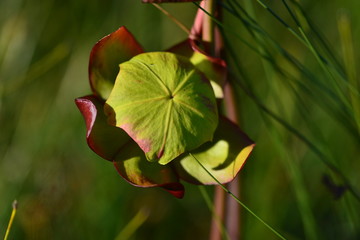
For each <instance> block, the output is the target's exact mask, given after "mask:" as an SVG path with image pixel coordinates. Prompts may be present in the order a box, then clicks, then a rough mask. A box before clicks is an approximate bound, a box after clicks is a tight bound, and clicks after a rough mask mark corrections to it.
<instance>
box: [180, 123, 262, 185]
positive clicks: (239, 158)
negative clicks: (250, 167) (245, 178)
mask: <svg viewBox="0 0 360 240" xmlns="http://www.w3.org/2000/svg"><path fill="white" fill-rule="evenodd" d="M254 146H255V144H254V142H253V141H251V140H250V139H249V138H248V136H246V134H245V133H243V132H242V131H241V130H240V129H239V128H238V127H237V126H236V125H235V124H234V123H232V122H230V121H229V120H228V119H226V118H220V122H219V127H218V129H217V130H216V132H215V135H214V141H213V142H211V143H206V144H204V145H203V146H201V147H200V148H198V149H196V150H195V151H192V153H193V155H194V156H195V157H196V159H198V160H199V162H201V164H202V165H203V166H204V167H205V168H206V169H207V170H208V171H209V172H210V173H211V174H212V175H213V176H214V177H215V178H216V179H217V180H219V181H220V182H221V183H227V182H230V181H231V180H233V179H234V178H235V177H236V175H237V174H238V172H239V170H240V169H241V167H242V166H243V164H244V163H245V161H246V159H247V158H248V156H249V155H250V153H251V151H252V150H253V148H254ZM174 163H175V166H176V170H177V172H178V174H179V177H180V178H181V179H183V180H185V181H187V182H190V183H194V184H206V185H207V184H217V182H216V181H215V180H214V179H213V178H212V177H211V176H210V175H209V174H208V173H207V172H206V171H205V170H204V169H203V168H202V167H201V166H200V164H199V163H198V162H197V161H196V160H195V159H194V158H193V157H191V156H190V155H188V154H184V156H182V157H180V158H179V159H177V160H176V161H174Z"/></svg>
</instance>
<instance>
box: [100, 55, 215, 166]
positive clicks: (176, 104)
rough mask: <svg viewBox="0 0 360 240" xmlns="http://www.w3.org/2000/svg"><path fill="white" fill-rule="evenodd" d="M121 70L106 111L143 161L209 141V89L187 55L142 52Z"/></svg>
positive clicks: (211, 113)
mask: <svg viewBox="0 0 360 240" xmlns="http://www.w3.org/2000/svg"><path fill="white" fill-rule="evenodd" d="M120 69H121V70H120V73H119V75H118V77H117V80H116V82H115V85H114V89H113V91H112V92H111V95H110V97H109V99H108V100H107V101H106V104H107V105H106V106H105V112H106V114H107V115H108V116H109V121H110V123H111V124H113V125H116V126H118V127H120V128H122V129H124V130H125V131H126V132H127V133H128V134H129V135H130V136H131V137H132V138H133V139H134V140H135V141H136V142H137V143H138V145H139V146H140V147H141V149H142V150H143V151H144V152H145V153H146V157H147V159H148V160H150V161H159V163H160V164H167V163H168V162H170V161H171V160H173V159H174V158H176V157H177V156H179V155H180V154H181V153H183V152H185V151H189V150H193V149H195V148H197V147H199V146H200V145H202V144H203V143H205V142H207V141H211V140H212V138H213V134H214V131H215V129H216V126H217V123H218V116H217V107H216V99H215V96H214V92H213V90H212V88H211V85H210V83H209V81H208V80H207V79H206V78H204V77H203V75H202V74H200V73H199V72H197V71H196V70H195V68H194V66H193V65H192V64H191V63H190V62H189V61H188V60H187V58H184V57H181V56H178V55H175V54H172V53H167V52H153V53H144V54H140V55H138V56H136V57H134V58H132V59H131V60H130V61H128V62H125V63H123V64H121V65H120Z"/></svg>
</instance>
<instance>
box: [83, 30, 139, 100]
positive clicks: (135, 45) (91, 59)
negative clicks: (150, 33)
mask: <svg viewBox="0 0 360 240" xmlns="http://www.w3.org/2000/svg"><path fill="white" fill-rule="evenodd" d="M121 32H123V34H125V35H126V37H127V38H128V39H130V41H131V42H132V43H133V44H132V45H128V46H127V47H130V48H132V50H133V51H134V52H138V53H143V52H145V51H144V49H143V47H142V46H141V44H140V43H139V42H138V41H137V40H136V38H135V37H134V35H133V34H132V33H131V32H130V31H129V30H128V29H127V28H126V27H125V26H121V27H119V28H118V29H117V30H116V31H114V32H112V33H110V34H108V35H106V36H104V37H103V38H101V39H100V40H99V41H97V42H96V44H95V45H94V46H93V48H92V49H91V52H90V57H89V65H88V76H89V82H90V87H91V90H92V92H93V94H94V95H95V96H98V95H99V94H98V92H97V90H96V88H95V86H94V85H93V81H92V67H93V62H94V59H95V58H96V57H97V52H98V51H99V50H100V49H101V48H103V47H104V45H105V44H106V42H107V41H108V40H109V39H110V38H111V37H112V36H116V35H117V34H121ZM134 56H135V55H134ZM114 64H116V65H118V64H120V62H116V63H114ZM99 97H100V96H99Z"/></svg>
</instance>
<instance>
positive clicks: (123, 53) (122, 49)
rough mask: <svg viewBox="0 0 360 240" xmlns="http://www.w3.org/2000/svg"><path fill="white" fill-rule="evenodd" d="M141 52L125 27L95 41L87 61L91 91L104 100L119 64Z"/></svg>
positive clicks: (117, 71)
mask: <svg viewBox="0 0 360 240" xmlns="http://www.w3.org/2000/svg"><path fill="white" fill-rule="evenodd" d="M143 52H144V50H143V49H142V47H141V45H140V44H139V43H138V42H137V41H136V39H135V38H134V36H133V35H132V34H131V33H130V32H129V31H128V30H127V29H126V28H125V27H120V28H119V29H118V30H116V31H115V32H113V33H111V34H109V35H107V36H106V37H104V38H102V39H101V40H100V41H99V42H97V43H96V44H95V46H94V47H93V49H92V51H91V53H90V61H89V79H90V85H91V88H92V90H93V93H94V94H95V95H96V96H99V97H101V98H102V99H104V100H106V99H107V97H108V96H109V94H110V92H111V90H112V86H113V84H114V82H115V79H116V76H117V74H118V73H119V64H120V63H122V62H125V61H127V60H129V59H130V58H132V57H133V56H135V55H137V54H140V53H143Z"/></svg>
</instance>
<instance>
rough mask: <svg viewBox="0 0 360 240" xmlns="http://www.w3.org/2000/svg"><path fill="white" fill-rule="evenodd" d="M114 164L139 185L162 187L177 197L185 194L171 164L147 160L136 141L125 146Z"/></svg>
mask: <svg viewBox="0 0 360 240" xmlns="http://www.w3.org/2000/svg"><path fill="white" fill-rule="evenodd" d="M124 147H125V148H126V151H125V152H122V153H121V154H118V155H117V157H116V159H115V161H114V164H115V167H116V169H117V170H118V172H119V173H120V175H121V176H122V177H123V178H124V179H125V180H127V181H128V182H129V183H131V184H133V185H135V186H137V187H162V188H164V189H165V190H166V191H168V192H170V193H171V194H172V195H174V196H175V197H177V198H182V197H183V196H184V186H183V185H182V184H181V183H179V179H178V177H177V175H176V174H175V172H174V171H173V169H172V168H171V167H170V166H169V165H165V166H164V165H160V164H158V163H152V162H149V161H147V160H146V157H145V154H144V152H143V151H142V150H141V149H140V148H139V146H138V145H137V144H136V143H135V142H134V141H130V142H129V143H128V144H126V145H125V146H124Z"/></svg>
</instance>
